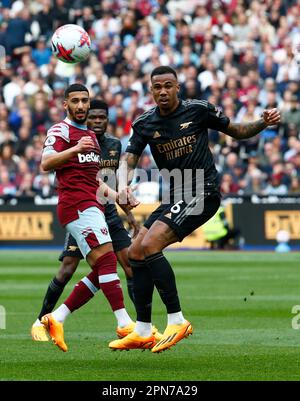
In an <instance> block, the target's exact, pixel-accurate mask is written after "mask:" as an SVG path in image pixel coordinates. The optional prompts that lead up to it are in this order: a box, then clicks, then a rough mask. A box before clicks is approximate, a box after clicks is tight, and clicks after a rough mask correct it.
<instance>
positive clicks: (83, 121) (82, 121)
mask: <svg viewBox="0 0 300 401" xmlns="http://www.w3.org/2000/svg"><path fill="white" fill-rule="evenodd" d="M68 113H69V115H70V117H71V119H72V121H74V123H77V124H84V123H85V122H86V120H87V116H88V111H86V112H82V113H84V117H81V118H78V117H77V116H76V114H75V113H74V112H73V111H72V110H71V109H70V107H68Z"/></svg>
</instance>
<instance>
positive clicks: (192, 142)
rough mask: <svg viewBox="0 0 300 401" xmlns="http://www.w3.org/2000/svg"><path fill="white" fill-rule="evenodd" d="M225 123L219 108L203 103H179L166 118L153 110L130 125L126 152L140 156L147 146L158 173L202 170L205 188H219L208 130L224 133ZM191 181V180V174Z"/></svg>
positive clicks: (226, 119) (157, 110)
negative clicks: (130, 130) (130, 132)
mask: <svg viewBox="0 0 300 401" xmlns="http://www.w3.org/2000/svg"><path fill="white" fill-rule="evenodd" d="M228 124H229V118H228V117H226V116H225V115H224V114H223V113H222V111H221V109H219V108H218V107H216V106H214V105H213V104H211V103H209V102H207V101H205V100H195V99H192V100H184V101H181V100H180V103H179V106H178V107H177V109H176V110H175V111H174V112H173V113H171V114H169V115H167V116H161V115H160V113H159V108H158V107H153V108H152V109H150V110H149V111H147V112H145V113H144V114H142V115H141V116H140V117H139V118H138V119H137V120H136V121H135V122H134V123H133V134H132V136H131V138H130V140H129V142H128V146H127V149H126V152H129V153H134V154H136V155H141V153H142V152H143V150H144V148H145V147H146V145H147V144H149V146H150V149H151V152H152V155H153V158H154V160H155V162H156V164H157V167H158V168H159V170H162V169H166V170H168V171H171V170H174V169H179V170H181V171H183V170H192V171H195V170H198V169H201V170H204V187H215V188H218V181H219V179H218V172H217V170H216V168H215V163H214V160H213V155H212V153H211V151H210V149H209V146H208V128H211V129H215V130H218V131H224V130H225V129H226V128H227V126H228ZM191 179H192V180H194V174H192V175H191ZM171 190H172V185H171ZM173 190H174V187H173Z"/></svg>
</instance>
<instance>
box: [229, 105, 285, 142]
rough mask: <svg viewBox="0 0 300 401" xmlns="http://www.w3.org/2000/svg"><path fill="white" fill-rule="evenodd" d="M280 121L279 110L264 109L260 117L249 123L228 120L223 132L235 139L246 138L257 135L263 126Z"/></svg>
mask: <svg viewBox="0 0 300 401" xmlns="http://www.w3.org/2000/svg"><path fill="white" fill-rule="evenodd" d="M279 123H280V112H279V111H278V110H277V109H271V110H264V112H263V115H262V118H261V119H259V120H257V121H254V122H250V123H232V122H230V123H229V125H228V127H227V128H226V130H225V131H224V133H225V134H227V135H229V136H231V137H233V138H235V139H248V138H252V137H253V136H255V135H257V134H258V133H260V132H261V131H263V130H264V129H265V128H267V127H269V126H272V125H277V124H279Z"/></svg>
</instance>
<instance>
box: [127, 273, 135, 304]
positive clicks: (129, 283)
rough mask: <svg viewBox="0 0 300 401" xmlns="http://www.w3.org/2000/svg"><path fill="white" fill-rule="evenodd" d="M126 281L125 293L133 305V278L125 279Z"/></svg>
mask: <svg viewBox="0 0 300 401" xmlns="http://www.w3.org/2000/svg"><path fill="white" fill-rule="evenodd" d="M126 281H127V292H128V295H129V298H130V299H131V301H132V303H133V305H134V304H135V300H134V293H133V278H130V277H127V278H126Z"/></svg>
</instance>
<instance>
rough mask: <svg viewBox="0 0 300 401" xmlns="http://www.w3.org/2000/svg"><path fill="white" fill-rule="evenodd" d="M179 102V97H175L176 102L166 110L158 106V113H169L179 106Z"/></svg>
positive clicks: (162, 114) (164, 114) (163, 114)
mask: <svg viewBox="0 0 300 401" xmlns="http://www.w3.org/2000/svg"><path fill="white" fill-rule="evenodd" d="M179 103H180V101H179V99H177V102H176V103H175V104H174V105H173V106H172V107H170V108H169V109H167V110H164V109H161V108H160V107H159V114H160V115H161V116H168V115H169V114H172V113H173V112H174V111H175V110H176V109H177V107H178V106H179Z"/></svg>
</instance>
